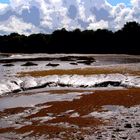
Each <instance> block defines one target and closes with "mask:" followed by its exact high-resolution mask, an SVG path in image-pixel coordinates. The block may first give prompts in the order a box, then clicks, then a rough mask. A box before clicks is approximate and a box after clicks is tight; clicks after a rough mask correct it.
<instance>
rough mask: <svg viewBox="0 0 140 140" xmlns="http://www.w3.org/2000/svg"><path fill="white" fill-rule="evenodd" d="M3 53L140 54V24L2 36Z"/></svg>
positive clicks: (0, 41)
mask: <svg viewBox="0 0 140 140" xmlns="http://www.w3.org/2000/svg"><path fill="white" fill-rule="evenodd" d="M0 52H3V53H126V54H140V24H138V23H136V22H129V23H126V24H125V25H124V27H123V28H122V29H121V30H118V31H116V32H112V31H109V30H107V29H102V30H101V29H98V30H96V31H93V30H85V31H81V30H79V29H76V30H74V31H66V30H65V29H61V30H56V31H54V32H53V33H52V34H32V35H30V36H25V35H19V34H17V33H12V34H10V35H4V36H0Z"/></svg>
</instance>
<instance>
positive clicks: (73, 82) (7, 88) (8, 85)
mask: <svg viewBox="0 0 140 140" xmlns="http://www.w3.org/2000/svg"><path fill="white" fill-rule="evenodd" d="M45 87H60V88H61V87H69V88H101V87H126V88H129V87H140V77H139V76H127V75H122V74H100V75H90V76H81V75H62V76H60V75H50V76H46V77H40V78H34V77H24V78H13V79H12V80H4V81H1V82H0V94H1V95H2V94H4V93H11V92H20V91H26V90H31V89H38V88H45Z"/></svg>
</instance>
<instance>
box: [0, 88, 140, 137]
mask: <svg viewBox="0 0 140 140" xmlns="http://www.w3.org/2000/svg"><path fill="white" fill-rule="evenodd" d="M46 92H50V93H51V94H55V93H59V94H68V93H69V92H71V91H69V90H65V91H64V90H51V91H46ZM76 92H79V93H80V92H84V91H80V90H79V91H77V90H76ZM90 92H92V93H90V94H87V95H86V94H84V95H82V96H80V98H77V99H74V100H73V101H55V102H47V103H43V104H38V105H36V106H34V107H26V108H24V107H17V108H11V109H5V110H4V111H1V112H0V118H1V119H5V121H6V120H7V122H8V121H9V118H8V116H12V117H13V116H14V117H16V116H18V117H17V119H13V120H12V121H13V122H12V123H13V124H14V125H11V126H8V125H7V126H5V127H3V128H2V127H1V128H0V137H7V139H8V138H10V137H14V138H16V137H21V138H22V139H24V138H27V139H31V138H33V139H35V138H40V139H41V138H42V139H46V138H47V139H50V138H60V139H84V138H85V136H87V135H88V136H90V135H94V133H98V132H100V131H102V126H108V125H109V126H111V124H112V120H110V119H105V118H102V119H101V118H96V117H85V116H87V115H88V114H90V113H91V112H106V111H105V110H104V109H103V106H105V105H111V106H114V105H115V106H124V107H125V108H131V107H135V106H139V105H140V89H119V90H92V91H90ZM34 94H38V93H34ZM26 95H27V94H26ZM30 95H32V94H31V93H30V94H29V95H28V96H30ZM44 95H45V92H44ZM19 96H20V95H19ZM22 96H23V94H22ZM13 98H14V96H13ZM133 115H134V116H135V114H133ZM6 117H7V118H6ZM12 117H11V118H12ZM114 121H117V120H114ZM124 121H125V120H124ZM15 124H16V125H15ZM29 132H30V133H29ZM6 133H8V134H6ZM28 133H29V134H28ZM2 134H3V135H2ZM12 134H13V135H14V136H13V135H12Z"/></svg>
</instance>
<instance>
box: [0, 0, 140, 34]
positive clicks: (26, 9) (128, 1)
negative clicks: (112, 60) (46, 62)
mask: <svg viewBox="0 0 140 140" xmlns="http://www.w3.org/2000/svg"><path fill="white" fill-rule="evenodd" d="M130 21H136V22H138V23H140V0H0V35H4V34H10V33H13V32H17V33H19V34H25V35H30V34H33V33H52V32H53V31H54V30H57V29H62V28H66V29H67V30H74V29H76V28H79V29H81V30H85V29H90V30H91V29H92V30H96V29H109V30H113V31H116V30H119V29H121V28H122V27H123V26H124V24H125V23H126V22H130Z"/></svg>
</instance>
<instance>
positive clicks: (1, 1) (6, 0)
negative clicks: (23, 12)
mask: <svg viewBox="0 0 140 140" xmlns="http://www.w3.org/2000/svg"><path fill="white" fill-rule="evenodd" d="M0 3H9V0H0Z"/></svg>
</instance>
